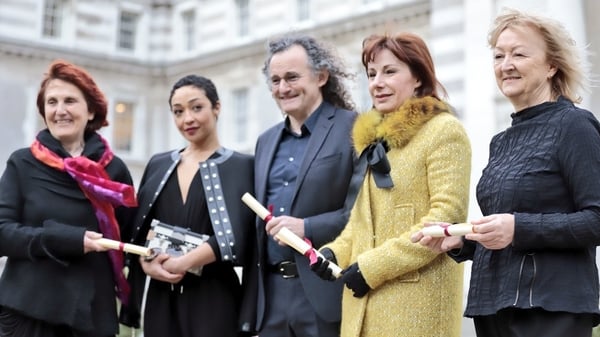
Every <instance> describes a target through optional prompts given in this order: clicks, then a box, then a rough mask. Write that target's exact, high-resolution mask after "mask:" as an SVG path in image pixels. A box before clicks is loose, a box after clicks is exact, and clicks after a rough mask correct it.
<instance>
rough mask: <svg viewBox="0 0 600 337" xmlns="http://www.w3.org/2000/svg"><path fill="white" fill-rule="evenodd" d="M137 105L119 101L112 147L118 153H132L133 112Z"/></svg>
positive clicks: (115, 109)
mask: <svg viewBox="0 0 600 337" xmlns="http://www.w3.org/2000/svg"><path fill="white" fill-rule="evenodd" d="M134 107H135V105H134V104H133V103H131V102H127V101H117V102H116V103H115V106H114V111H115V114H114V117H113V121H112V123H111V124H112V127H113V137H112V147H113V149H115V150H117V151H122V152H130V151H131V150H132V141H133V110H134Z"/></svg>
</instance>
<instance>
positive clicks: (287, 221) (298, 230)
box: [265, 215, 304, 246]
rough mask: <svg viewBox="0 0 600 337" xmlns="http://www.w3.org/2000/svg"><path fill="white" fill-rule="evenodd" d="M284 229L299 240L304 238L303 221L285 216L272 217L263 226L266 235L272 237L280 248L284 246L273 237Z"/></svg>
mask: <svg viewBox="0 0 600 337" xmlns="http://www.w3.org/2000/svg"><path fill="white" fill-rule="evenodd" d="M283 227H286V228H287V229H289V230H290V231H292V233H294V234H296V235H297V236H298V237H300V238H304V219H299V218H294V217H291V216H287V215H282V216H276V217H273V218H272V219H271V220H269V222H267V224H266V226H265V231H266V232H267V234H269V235H270V236H272V237H273V239H274V240H275V241H277V243H279V244H280V245H282V246H286V244H285V243H284V242H281V241H279V240H277V237H276V236H275V235H276V234H277V233H279V231H280V230H281V228H283Z"/></svg>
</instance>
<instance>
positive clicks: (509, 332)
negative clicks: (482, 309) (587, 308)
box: [473, 308, 593, 337]
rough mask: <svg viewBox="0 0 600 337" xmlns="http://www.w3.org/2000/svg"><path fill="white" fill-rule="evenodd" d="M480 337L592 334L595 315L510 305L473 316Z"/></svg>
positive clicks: (576, 336) (562, 336) (582, 335)
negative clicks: (482, 314) (490, 312)
mask: <svg viewBox="0 0 600 337" xmlns="http://www.w3.org/2000/svg"><path fill="white" fill-rule="evenodd" d="M473 322H474V324H475V332H476V334H477V337H534V336H535V337H537V336H540V337H541V336H543V337H564V336H569V337H591V336H592V328H593V317H592V314H574V313H569V312H552V311H546V310H543V309H540V308H533V309H517V308H508V309H503V310H500V311H498V312H497V313H496V314H495V315H489V316H476V317H473Z"/></svg>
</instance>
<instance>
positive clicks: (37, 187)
mask: <svg viewBox="0 0 600 337" xmlns="http://www.w3.org/2000/svg"><path fill="white" fill-rule="evenodd" d="M38 139H39V140H40V142H41V143H42V144H43V145H45V146H46V147H48V148H49V149H50V150H51V151H53V152H54V153H56V154H58V155H59V156H61V157H63V158H64V157H67V156H68V154H67V152H65V150H63V149H62V147H61V146H60V143H59V142H58V141H57V140H56V139H54V138H53V137H52V136H51V135H50V134H49V133H48V132H47V131H42V132H41V133H40V135H39V136H38ZM103 152H104V144H103V143H102V142H101V141H100V138H99V137H98V135H96V134H91V135H88V137H87V139H86V144H85V149H84V151H83V155H85V156H87V157H88V158H90V159H92V160H98V159H99V158H100V156H101V155H102V153H103ZM106 171H107V173H108V175H109V176H110V177H111V178H112V179H113V180H115V181H119V182H122V183H126V184H132V179H131V176H130V174H129V171H128V170H127V168H126V166H125V164H124V163H123V162H122V161H121V160H120V159H119V158H117V157H114V159H113V160H112V161H111V162H110V163H109V164H108V166H107V167H106ZM127 210H128V209H126V208H119V209H117V212H116V216H117V220H118V221H119V223H121V224H126V223H128V221H127V220H128V219H127V217H128V214H127V213H128V211H127ZM86 230H91V231H96V232H100V231H99V229H98V222H97V220H96V216H95V214H94V209H93V207H92V205H91V203H90V201H89V200H88V199H87V198H86V197H85V196H84V194H83V192H82V191H81V189H80V188H79V186H78V184H77V182H76V181H75V180H74V179H73V178H71V176H70V175H69V174H68V173H66V172H62V171H58V170H56V169H54V168H51V167H49V166H46V165H45V164H43V163H42V162H40V161H38V160H37V159H36V158H34V157H33V155H32V153H31V151H30V149H29V148H24V149H20V150H17V151H15V152H14V153H13V154H12V155H11V156H10V158H9V159H8V162H7V165H6V170H5V171H4V174H3V175H2V178H1V180H0V256H7V257H8V259H7V262H6V266H5V269H4V272H3V273H2V277H1V278H0V305H1V306H5V307H7V308H11V309H14V310H17V311H19V312H21V313H22V314H24V315H26V316H29V317H32V318H34V319H38V320H43V321H46V322H48V323H51V324H65V325H68V326H70V327H72V328H74V329H76V330H82V331H92V330H93V331H95V332H97V333H98V334H99V335H115V334H116V333H117V332H118V320H117V312H116V301H115V296H116V295H115V291H114V282H113V273H112V269H111V265H110V261H109V258H108V254H106V253H88V254H84V252H83V236H84V232H85V231H86ZM121 232H122V233H126V232H129V230H123V229H122V231H121ZM124 239H128V238H127V237H124Z"/></svg>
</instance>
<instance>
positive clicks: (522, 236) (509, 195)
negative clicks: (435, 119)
mask: <svg viewBox="0 0 600 337" xmlns="http://www.w3.org/2000/svg"><path fill="white" fill-rule="evenodd" d="M512 117H513V122H512V126H511V127H510V128H508V129H507V130H505V131H504V132H501V133H500V134H498V135H496V136H495V137H494V138H493V140H492V142H491V145H490V158H489V162H488V165H487V167H486V168H485V169H484V170H483V174H482V177H481V180H480V181H479V184H478V186H477V201H478V202H479V205H480V207H481V211H482V213H483V215H490V214H498V213H512V214H514V216H515V233H514V239H513V242H512V244H510V245H509V246H508V247H506V248H504V249H500V250H489V249H485V248H484V247H483V246H481V245H480V244H475V243H474V242H470V241H466V242H465V247H464V249H463V252H462V253H463V254H462V255H461V256H460V257H459V260H461V259H466V258H472V259H473V266H472V273H471V285H470V288H469V297H468V304H467V308H466V315H467V316H477V315H490V314H494V313H496V312H497V311H498V310H501V309H503V308H508V307H517V308H524V309H528V308H534V307H539V308H542V309H544V310H547V311H563V312H571V313H592V314H595V320H596V321H598V319H599V318H600V311H599V310H598V271H597V268H596V246H597V245H598V244H600V124H598V121H597V120H596V118H595V117H594V116H593V115H592V114H591V113H590V112H588V111H585V110H583V109H580V108H577V107H575V106H574V105H573V103H571V102H570V101H568V100H566V99H565V98H562V97H561V98H560V99H559V100H558V102H548V103H542V104H540V105H538V106H534V107H531V108H527V109H525V110H523V111H521V112H519V113H518V114H513V116H512Z"/></svg>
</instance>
